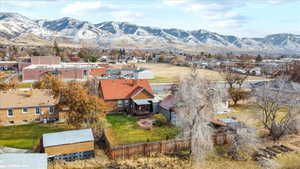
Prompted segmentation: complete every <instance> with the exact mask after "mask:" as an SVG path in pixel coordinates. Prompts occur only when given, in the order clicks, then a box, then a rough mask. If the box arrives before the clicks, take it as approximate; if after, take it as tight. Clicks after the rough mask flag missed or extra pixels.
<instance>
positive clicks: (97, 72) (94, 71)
mask: <svg viewBox="0 0 300 169" xmlns="http://www.w3.org/2000/svg"><path fill="white" fill-rule="evenodd" d="M90 75H92V76H103V75H106V69H105V68H93V69H91V73H90Z"/></svg>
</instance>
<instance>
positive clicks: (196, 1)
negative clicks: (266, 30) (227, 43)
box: [164, 0, 248, 29]
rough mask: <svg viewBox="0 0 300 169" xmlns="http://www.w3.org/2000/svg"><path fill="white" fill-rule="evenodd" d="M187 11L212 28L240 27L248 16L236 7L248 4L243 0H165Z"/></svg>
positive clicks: (166, 2)
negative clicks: (239, 11) (237, 10)
mask: <svg viewBox="0 0 300 169" xmlns="http://www.w3.org/2000/svg"><path fill="white" fill-rule="evenodd" d="M164 4H167V5H168V4H172V5H173V6H176V7H178V8H180V9H182V10H183V11H185V12H188V13H191V14H193V15H195V16H197V17H198V18H199V22H201V23H202V24H205V25H208V26H207V27H212V28H234V29H237V28H240V27H242V26H243V25H244V23H246V22H247V19H248V18H247V17H246V16H243V15H241V14H240V13H238V12H236V10H235V9H237V8H241V7H243V6H245V5H247V2H246V1H242V0H164Z"/></svg>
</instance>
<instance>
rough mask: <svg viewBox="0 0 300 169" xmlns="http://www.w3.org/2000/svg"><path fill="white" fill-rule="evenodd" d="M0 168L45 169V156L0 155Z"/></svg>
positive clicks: (46, 162)
mask: <svg viewBox="0 0 300 169" xmlns="http://www.w3.org/2000/svg"><path fill="white" fill-rule="evenodd" d="M0 168H3V169H47V168H48V161H47V154H40V153H7V154H0Z"/></svg>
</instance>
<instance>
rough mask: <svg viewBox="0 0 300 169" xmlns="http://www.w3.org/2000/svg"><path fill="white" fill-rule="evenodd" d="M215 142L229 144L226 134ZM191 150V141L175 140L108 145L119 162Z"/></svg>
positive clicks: (109, 152)
mask: <svg viewBox="0 0 300 169" xmlns="http://www.w3.org/2000/svg"><path fill="white" fill-rule="evenodd" d="M213 141H214V143H215V144H216V145H224V144H226V143H228V139H227V136H226V134H216V135H214V136H213ZM190 148H191V141H190V139H174V140H163V141H157V142H145V143H139V144H128V145H121V146H110V145H108V149H107V153H108V155H109V157H110V158H111V159H113V160H117V159H130V158H134V157H149V156H151V155H152V154H170V153H176V152H180V151H184V150H190Z"/></svg>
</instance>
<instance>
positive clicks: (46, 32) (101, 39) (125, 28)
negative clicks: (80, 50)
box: [0, 13, 300, 54]
mask: <svg viewBox="0 0 300 169" xmlns="http://www.w3.org/2000/svg"><path fill="white" fill-rule="evenodd" d="M28 34H29V35H30V34H32V35H34V36H38V37H40V38H42V39H45V40H53V39H63V40H68V41H69V42H74V43H78V42H80V41H81V40H93V42H95V43H96V44H98V45H101V46H103V45H105V46H107V47H124V46H125V47H132V48H136V47H138V48H163V47H171V48H185V49H186V48H188V49H197V50H206V49H207V50H209V49H210V50H220V49H221V50H227V51H239V52H264V53H286V54H300V35H295V34H274V35H269V36H266V37H263V38H239V37H236V36H227V35H221V34H218V33H214V32H210V31H206V30H201V29H200V30H195V31H185V30H181V29H162V28H156V27H149V26H138V25H135V24H130V23H127V22H103V23H99V24H92V23H90V22H87V21H80V20H76V19H73V18H69V17H65V18H61V19H57V20H33V19H29V18H27V17H25V16H22V15H20V14H17V13H0V37H1V38H4V39H7V40H9V41H14V40H15V39H20V38H22V37H24V35H26V36H25V37H28Z"/></svg>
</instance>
